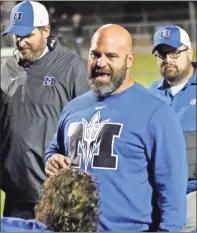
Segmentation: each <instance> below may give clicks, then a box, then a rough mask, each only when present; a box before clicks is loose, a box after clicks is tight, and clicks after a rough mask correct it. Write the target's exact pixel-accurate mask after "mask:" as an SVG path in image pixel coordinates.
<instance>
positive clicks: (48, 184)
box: [35, 169, 99, 232]
mask: <svg viewBox="0 0 197 233" xmlns="http://www.w3.org/2000/svg"><path fill="white" fill-rule="evenodd" d="M35 215H36V219H38V220H40V221H42V222H44V223H45V224H46V225H47V226H48V227H49V228H50V229H52V230H54V231H59V232H60V231H61V232H62V231H63V232H95V231H97V226H98V219H99V194H98V184H97V182H96V179H95V177H94V176H91V175H90V174H88V173H86V172H83V171H81V170H79V169H61V170H60V171H59V172H58V173H57V174H56V175H53V176H51V177H50V178H48V179H47V180H46V181H45V182H44V185H43V189H42V190H41V200H40V202H39V203H38V204H37V205H36V207H35Z"/></svg>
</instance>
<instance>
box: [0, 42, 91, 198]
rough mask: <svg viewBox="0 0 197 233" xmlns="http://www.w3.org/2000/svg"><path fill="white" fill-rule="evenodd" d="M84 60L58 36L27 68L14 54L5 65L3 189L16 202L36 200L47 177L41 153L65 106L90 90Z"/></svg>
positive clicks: (0, 127)
mask: <svg viewBox="0 0 197 233" xmlns="http://www.w3.org/2000/svg"><path fill="white" fill-rule="evenodd" d="M87 90H88V86H87V69H86V65H85V62H84V61H83V60H82V58H80V57H79V56H78V55H75V54H73V53H72V52H71V51H70V50H69V49H67V48H63V47H62V46H61V45H60V43H59V41H58V40H56V42H55V45H54V49H53V50H52V51H49V52H48V53H47V54H45V56H43V57H42V58H41V59H40V60H38V61H36V62H35V63H34V64H33V65H31V66H30V68H28V69H24V68H23V67H21V66H19V65H18V61H17V60H16V59H15V58H14V57H12V58H10V59H8V60H7V61H5V62H4V63H3V64H2V65H1V85H0V159H1V167H0V171H1V189H3V190H4V191H5V192H6V194H7V196H8V197H10V198H12V199H13V200H17V201H25V202H36V201H37V199H38V195H39V191H40V187H41V185H42V183H43V181H44V180H45V179H46V176H45V173H44V163H43V154H44V150H45V147H47V145H48V143H49V142H50V140H51V139H52V137H53V134H54V133H55V131H56V127H57V124H58V119H59V116H60V113H61V111H62V109H63V106H64V105H65V104H66V103H68V102H69V101H70V100H72V99H73V98H75V97H76V96H78V95H80V94H82V93H84V92H86V91H87Z"/></svg>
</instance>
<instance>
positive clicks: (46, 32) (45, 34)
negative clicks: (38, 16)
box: [43, 25, 51, 39]
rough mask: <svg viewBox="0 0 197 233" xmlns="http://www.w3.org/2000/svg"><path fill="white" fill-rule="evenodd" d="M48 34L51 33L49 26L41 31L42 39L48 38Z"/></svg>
mask: <svg viewBox="0 0 197 233" xmlns="http://www.w3.org/2000/svg"><path fill="white" fill-rule="evenodd" d="M50 32H51V27H50V25H47V26H45V28H44V30H43V37H44V39H47V38H48V37H49V36H50Z"/></svg>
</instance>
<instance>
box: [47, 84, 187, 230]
mask: <svg viewBox="0 0 197 233" xmlns="http://www.w3.org/2000/svg"><path fill="white" fill-rule="evenodd" d="M54 153H60V154H64V155H65V156H69V157H70V158H71V161H72V166H73V167H80V168H81V169H84V170H87V171H88V172H90V173H92V174H94V175H95V176H96V177H97V179H98V182H99V190H100V199H101V206H100V208H101V215H100V222H99V231H130V232H131V231H146V230H149V229H150V228H151V229H152V226H153V229H154V230H160V231H181V228H182V226H183V225H184V224H185V222H186V186H187V176H188V171H187V160H186V149H185V142H184V137H183V133H182V130H181V127H180V125H179V123H178V122H177V120H176V117H175V114H174V112H173V110H172V109H171V108H170V107H169V106H168V105H167V104H165V103H164V102H163V101H161V100H159V99H158V98H156V97H154V96H153V95H151V94H150V93H149V91H148V90H146V89H145V88H143V87H142V86H141V85H139V84H134V85H133V86H132V87H130V88H128V89H127V90H125V91H123V92H121V93H119V94H116V95H111V96H109V97H107V98H104V99H98V98H97V97H96V96H95V95H94V93H93V92H92V91H89V92H87V93H86V94H84V95H81V96H80V97H77V98H75V99H74V100H73V101H71V102H70V103H68V104H67V105H66V106H65V107H64V109H63V111H62V114H61V117H60V122H59V126H58V129H57V132H56V134H55V135H54V138H53V140H52V141H51V143H50V145H49V147H48V148H47V149H46V152H45V163H46V162H47V160H48V158H49V157H50V156H51V155H52V154H54ZM180 171H181V172H180ZM157 195H158V198H157V197H156V196H157ZM157 205H158V207H159V211H160V214H155V213H158V212H156V210H157ZM155 217H156V218H155ZM156 222H159V223H158V225H157V224H156Z"/></svg>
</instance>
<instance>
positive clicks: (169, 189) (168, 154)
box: [146, 104, 188, 232]
mask: <svg viewBox="0 0 197 233" xmlns="http://www.w3.org/2000/svg"><path fill="white" fill-rule="evenodd" d="M146 136H147V138H146V139H147V142H148V144H149V145H148V155H149V158H150V159H151V162H152V167H153V174H154V175H153V177H154V178H153V180H154V185H155V188H156V192H157V195H158V198H157V201H158V206H159V211H160V223H159V229H158V231H170V232H171V231H173V232H178V231H181V229H182V227H183V226H184V225H185V223H186V190H187V181H188V166H187V157H186V146H185V141H184V136H183V132H182V129H181V126H180V125H179V122H178V120H177V119H176V116H175V113H174V112H173V110H172V109H171V107H170V106H168V105H167V104H163V105H161V106H160V107H159V108H157V110H156V111H155V112H154V114H153V115H152V117H151V119H150V121H149V124H148V128H147V133H146Z"/></svg>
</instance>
